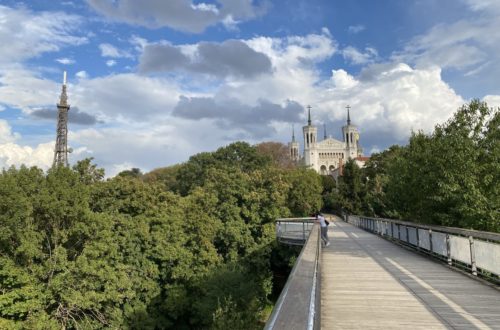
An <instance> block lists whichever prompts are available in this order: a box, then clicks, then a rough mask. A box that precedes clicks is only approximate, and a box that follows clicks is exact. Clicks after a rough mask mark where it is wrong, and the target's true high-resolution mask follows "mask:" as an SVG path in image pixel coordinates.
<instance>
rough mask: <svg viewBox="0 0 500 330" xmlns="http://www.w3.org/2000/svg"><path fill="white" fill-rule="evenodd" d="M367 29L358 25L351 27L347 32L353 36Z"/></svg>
mask: <svg viewBox="0 0 500 330" xmlns="http://www.w3.org/2000/svg"><path fill="white" fill-rule="evenodd" d="M364 29H365V26H364V25H361V24H358V25H351V26H349V27H348V28H347V31H348V32H349V33H352V34H356V33H359V32H361V31H363V30H364Z"/></svg>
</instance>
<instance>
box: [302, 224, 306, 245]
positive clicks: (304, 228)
mask: <svg viewBox="0 0 500 330" xmlns="http://www.w3.org/2000/svg"><path fill="white" fill-rule="evenodd" d="M302 239H303V240H304V242H305V241H306V223H305V222H302Z"/></svg>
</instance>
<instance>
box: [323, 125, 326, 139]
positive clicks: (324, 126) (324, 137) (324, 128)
mask: <svg viewBox="0 0 500 330" xmlns="http://www.w3.org/2000/svg"><path fill="white" fill-rule="evenodd" d="M323 130H324V131H325V134H324V135H323V139H324V140H326V124H323Z"/></svg>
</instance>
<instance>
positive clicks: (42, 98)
mask: <svg viewBox="0 0 500 330" xmlns="http://www.w3.org/2000/svg"><path fill="white" fill-rule="evenodd" d="M0 52H1V50H0ZM60 90H61V85H60V83H56V82H54V81H51V80H48V79H45V78H43V77H40V75H39V74H37V73H35V72H32V71H30V70H27V69H24V68H21V67H17V68H10V69H1V68H0V102H1V103H4V104H7V105H11V106H13V107H16V108H20V109H23V110H26V109H27V108H29V107H32V106H39V105H47V104H54V103H56V102H57V100H58V94H59V93H60Z"/></svg>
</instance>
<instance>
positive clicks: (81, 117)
mask: <svg viewBox="0 0 500 330" xmlns="http://www.w3.org/2000/svg"><path fill="white" fill-rule="evenodd" d="M31 116H33V117H36V118H41V119H50V120H54V121H55V120H56V119H57V110H53V109H37V110H33V111H32V112H31ZM68 122H69V123H72V124H79V125H94V124H96V123H97V122H98V120H97V118H96V117H95V116H93V115H90V114H88V113H85V112H83V111H80V110H79V109H78V108H77V107H72V108H71V109H70V111H69V112H68Z"/></svg>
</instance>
